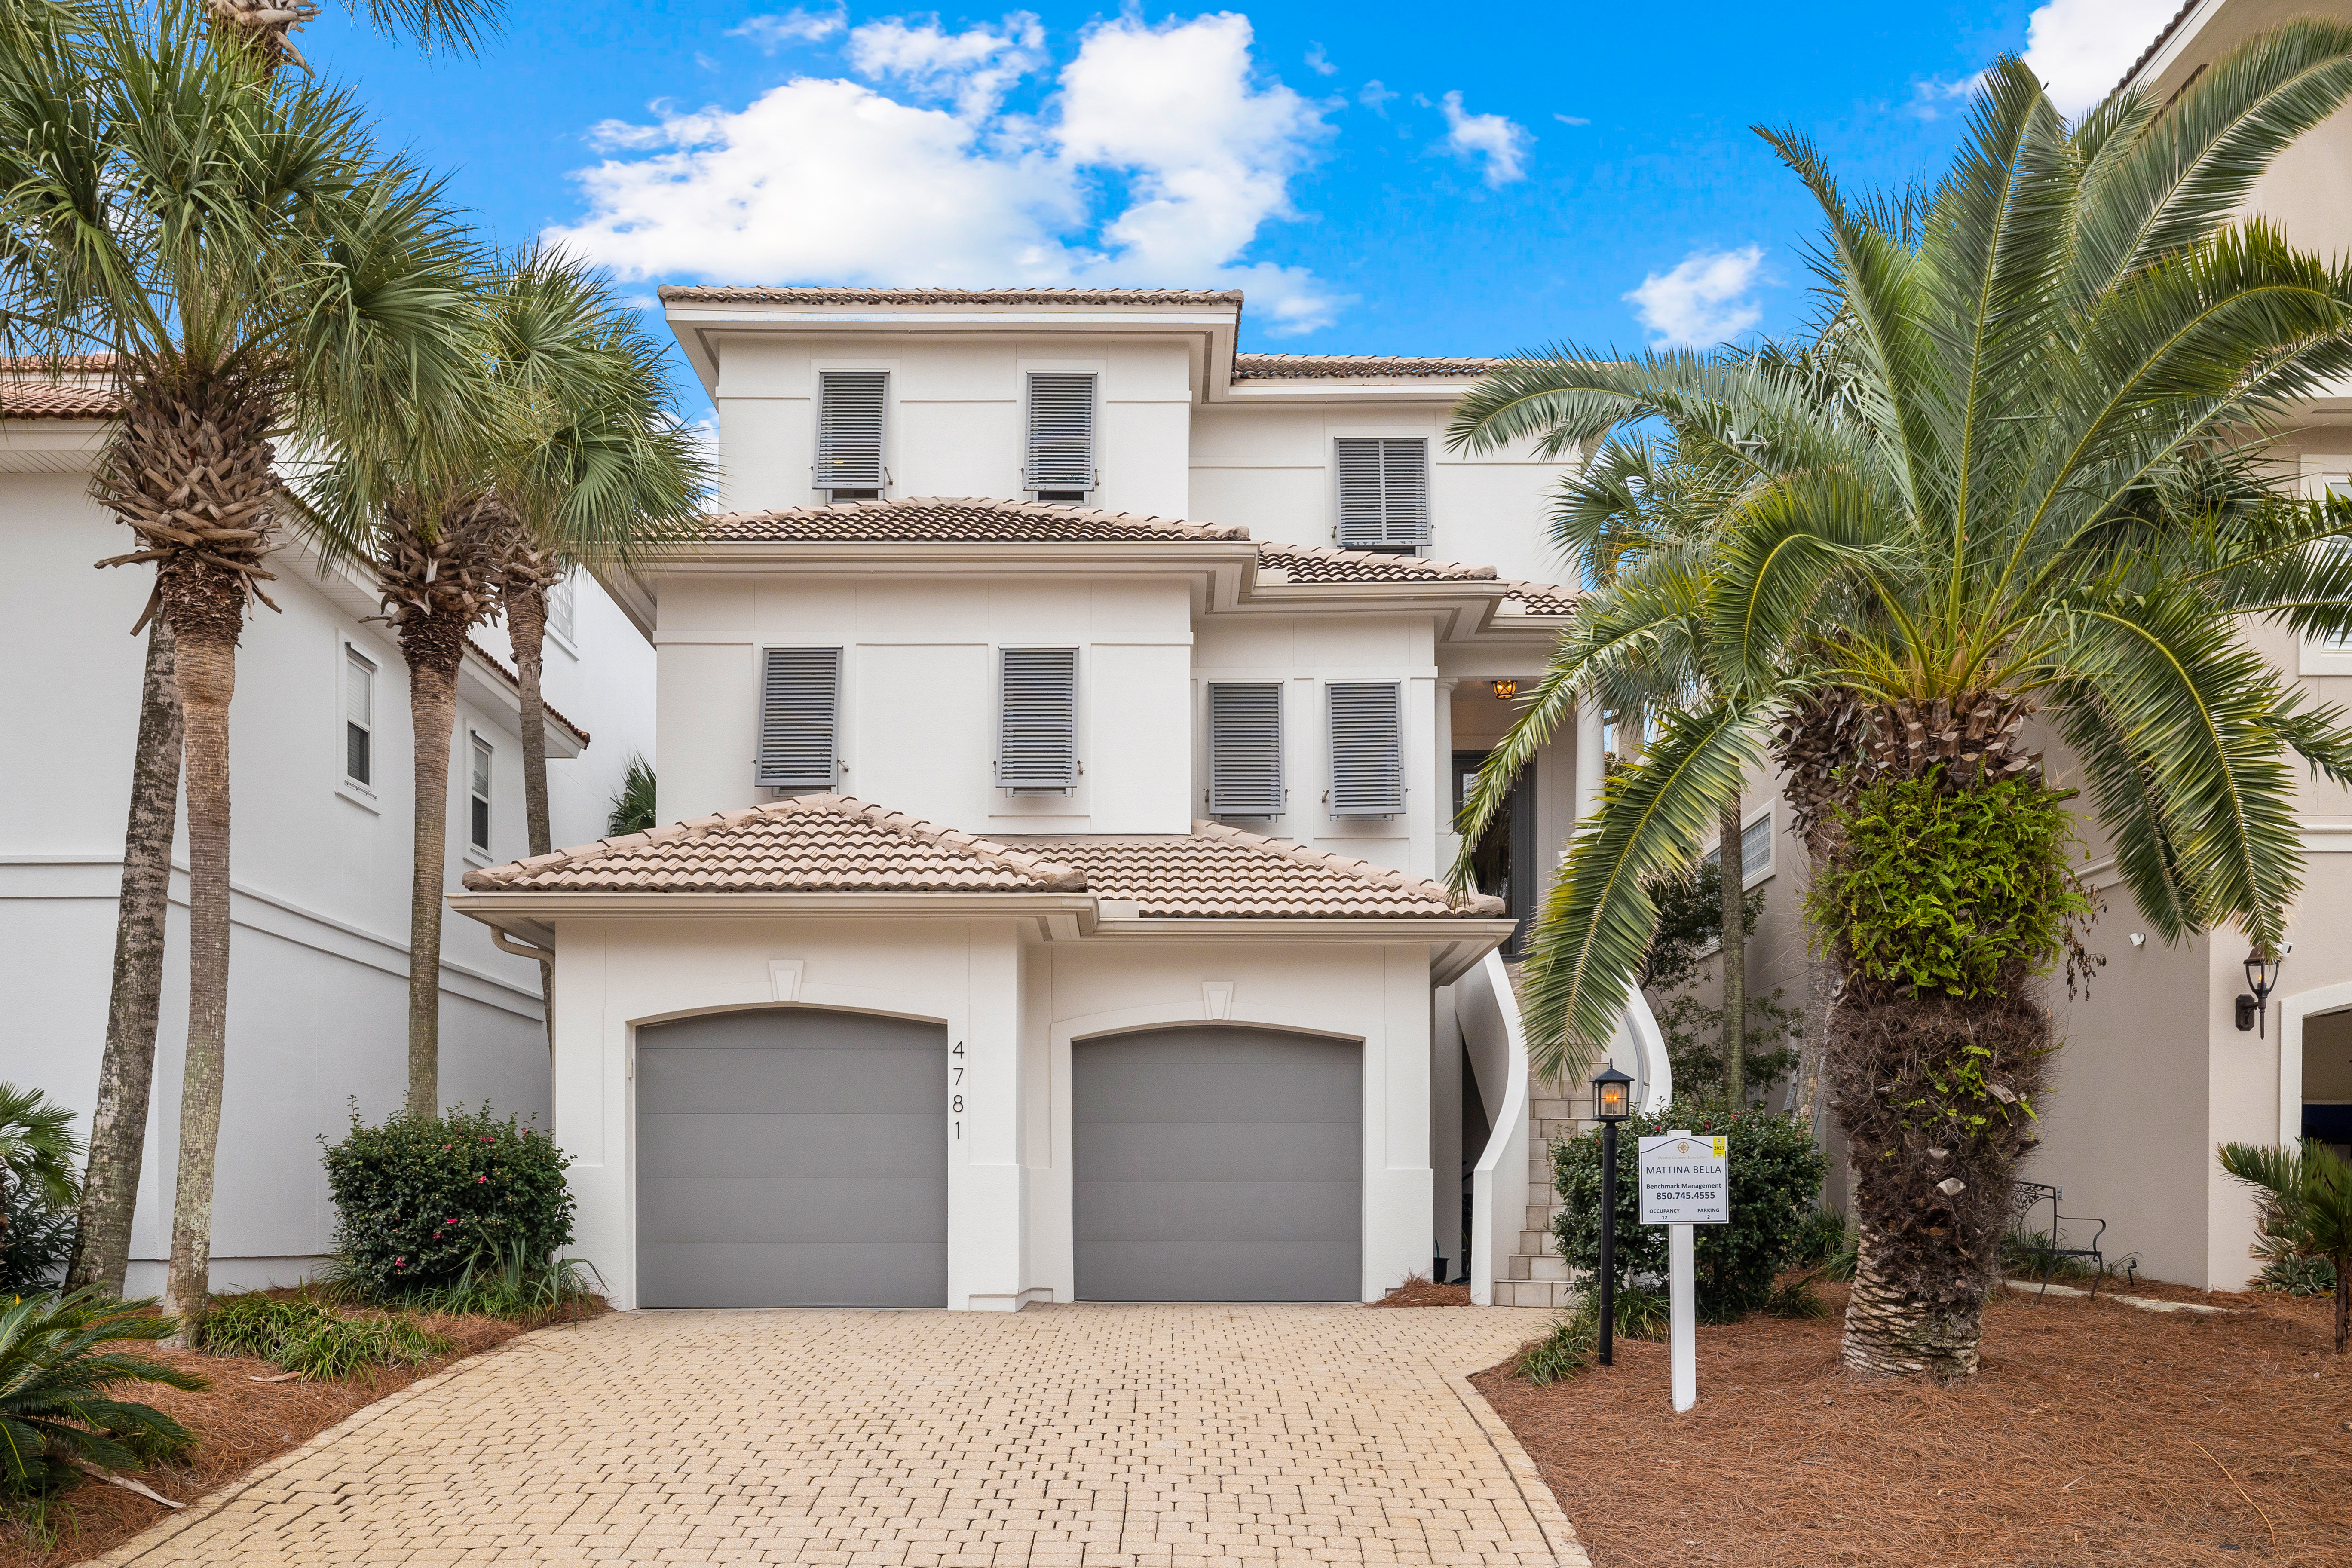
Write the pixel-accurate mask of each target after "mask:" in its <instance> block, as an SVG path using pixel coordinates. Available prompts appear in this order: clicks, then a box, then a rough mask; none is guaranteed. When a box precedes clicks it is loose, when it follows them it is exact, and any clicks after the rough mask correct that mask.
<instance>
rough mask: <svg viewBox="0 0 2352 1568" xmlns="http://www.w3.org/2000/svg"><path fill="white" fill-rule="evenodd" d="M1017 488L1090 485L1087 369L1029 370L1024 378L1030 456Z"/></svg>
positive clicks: (1091, 421)
mask: <svg viewBox="0 0 2352 1568" xmlns="http://www.w3.org/2000/svg"><path fill="white" fill-rule="evenodd" d="M1021 482H1022V486H1023V488H1024V489H1032V490H1091V489H1094V488H1095V378H1094V374H1093V373H1092V372H1091V371H1086V372H1064V371H1034V372H1032V373H1031V374H1030V376H1029V456H1028V460H1027V462H1026V464H1025V465H1024V468H1023V478H1022V481H1021Z"/></svg>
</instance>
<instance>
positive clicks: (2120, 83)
mask: <svg viewBox="0 0 2352 1568" xmlns="http://www.w3.org/2000/svg"><path fill="white" fill-rule="evenodd" d="M2203 3H2204V0H2181V4H2180V9H2179V10H2178V11H2175V12H2174V13H2173V14H2172V20H2171V21H2169V22H2167V23H2166V24H2165V25H2164V26H2163V28H2162V30H2161V31H2159V32H2158V34H2157V35H2156V37H2154V38H2152V39H2150V40H2149V41H2148V46H2147V47H2146V48H2144V49H2142V50H2141V51H2140V52H2139V58H2137V59H2136V60H2134V61H2132V63H2131V68H2130V69H2129V70H2127V71H2126V72H2124V74H2123V75H2122V76H2121V77H2120V78H2118V79H2116V85H2115V86H2113V87H2111V88H2109V89H2107V90H2108V91H2109V92H2111V93H2116V92H2121V91H2122V90H2123V89H2126V88H2127V87H2129V86H2130V85H2131V84H2132V79H2134V78H2135V77H2137V76H2138V75H2139V73H2140V71H2141V70H2142V69H2143V68H2145V67H2146V66H2147V62H2148V61H2150V60H2152V59H2154V58H2156V51H2157V50H2158V49H2160V48H2162V47H2164V46H2165V44H2166V43H2167V42H2168V40H2169V39H2170V38H2171V37H2172V35H2173V34H2175V33H2177V32H2179V30H2180V24H2181V23H2183V22H2186V21H2187V20H2189V13H2190V12H2191V11H2194V10H2195V9H2197V7H2198V6H2199V5H2201V4H2203Z"/></svg>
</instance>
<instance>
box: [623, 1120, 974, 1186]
mask: <svg viewBox="0 0 2352 1568" xmlns="http://www.w3.org/2000/svg"><path fill="white" fill-rule="evenodd" d="M637 1127H638V1141H639V1143H640V1145H641V1147H642V1151H643V1152H640V1153H639V1155H638V1157H637V1174H638V1176H639V1177H640V1178H647V1179H650V1178H656V1177H668V1176H680V1175H699V1176H724V1177H740V1176H811V1177H824V1176H871V1177H889V1176H903V1175H907V1174H908V1173H910V1172H919V1173H923V1174H925V1175H928V1176H929V1177H930V1178H931V1179H932V1180H934V1181H935V1182H944V1181H945V1180H946V1179H947V1170H948V1151H947V1142H946V1140H945V1139H943V1138H940V1137H938V1136H936V1134H937V1133H938V1131H939V1128H940V1119H939V1118H938V1117H937V1116H929V1115H921V1114H902V1115H882V1114H877V1113H874V1112H869V1111H845V1112H841V1113H838V1114H835V1113H831V1112H826V1111H821V1110H814V1111H806V1112H781V1113H779V1112H769V1113H765V1114H745V1113H740V1112H739V1113H731V1114H727V1115H714V1114H711V1113H709V1112H705V1111H668V1112H654V1113H651V1114H647V1113H644V1112H640V1113H639V1114H638V1117H637Z"/></svg>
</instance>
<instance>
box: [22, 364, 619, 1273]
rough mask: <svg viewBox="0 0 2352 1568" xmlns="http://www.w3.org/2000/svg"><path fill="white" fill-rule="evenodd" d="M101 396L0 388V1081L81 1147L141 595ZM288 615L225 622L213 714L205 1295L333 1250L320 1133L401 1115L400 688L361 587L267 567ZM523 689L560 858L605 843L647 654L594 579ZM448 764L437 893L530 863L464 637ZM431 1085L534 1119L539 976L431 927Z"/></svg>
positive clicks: (479, 655)
mask: <svg viewBox="0 0 2352 1568" xmlns="http://www.w3.org/2000/svg"><path fill="white" fill-rule="evenodd" d="M112 407H113V395H112V394H111V392H110V390H109V389H108V387H107V386H106V384H105V380H104V376H103V374H100V372H98V371H95V370H92V371H89V372H88V373H86V374H76V375H74V376H71V377H68V378H67V379H66V380H64V381H62V382H59V381H54V380H51V379H48V378H47V377H45V376H38V375H35V376H30V377H26V376H24V375H23V374H22V373H21V372H20V373H19V374H18V375H17V376H16V378H13V379H0V560H5V562H6V563H7V570H6V571H5V573H0V665H5V668H7V669H8V670H9V671H10V678H9V679H8V680H7V681H5V683H0V1000H5V1025H0V1080H6V1081H9V1082H14V1083H16V1084H19V1085H26V1086H30V1087H33V1088H37V1089H41V1090H42V1091H44V1092H45V1093H47V1094H48V1095H49V1096H50V1097H52V1098H53V1099H54V1100H58V1102H60V1103H62V1104H64V1105H67V1106H69V1107H71V1108H72V1109H73V1110H75V1112H76V1113H77V1128H78V1130H79V1131H87V1130H88V1128H89V1113H90V1110H91V1107H92V1102H93V1101H94V1100H95V1098H96V1094H97V1086H98V1068H99V1059H100V1053H101V1050H102V1048H103V1047H104V1044H105V1039H106V1014H107V1000H108V989H109V984H110V974H111V965H112V960H113V944H114V906H115V899H116V895H117V893H118V891H119V889H120V887H121V864H122V839H123V831H124V825H125V820H126V816H127V805H128V801H129V799H130V784H131V751H132V745H133V742H134V739H135V737H136V734H137V730H138V720H139V700H140V683H141V676H142V661H143V659H144V657H145V647H146V639H145V638H144V637H130V636H127V635H126V634H127V633H128V632H129V631H130V629H131V626H132V624H133V623H134V622H135V621H137V619H138V618H139V615H140V611H141V608H142V605H144V603H145V601H146V598H147V594H148V590H149V588H150V586H151V585H152V577H151V576H150V575H148V574H147V573H146V572H145V571H144V570H143V569H130V570H123V569H117V570H111V571H103V572H100V571H93V570H91V563H93V562H95V561H98V560H100V559H101V558H103V557H106V556H109V555H116V554H120V553H121V552H123V551H124V550H125V549H127V548H128V546H127V545H126V544H125V543H124V542H123V541H124V539H125V538H127V535H126V534H125V533H124V531H123V530H122V528H121V525H120V524H118V523H116V522H115V521H113V520H112V518H111V517H110V515H109V514H107V513H106V512H104V511H103V510H100V508H98V507H97V506H96V505H94V504H93V503H92V502H91V501H90V500H89V498H88V496H87V494H86V493H85V491H86V487H87V485H88V483H89V466H90V463H91V461H92V459H93V458H95V457H96V455H97V454H98V452H99V450H100V447H101V446H102V444H103V443H104V441H105V439H106V435H107V430H108V420H109V417H110V413H111V410H112ZM270 565H271V569H272V570H274V571H275V572H276V573H277V574H278V582H276V583H275V584H271V595H272V597H274V598H275V599H277V601H278V605H279V606H280V612H281V613H273V612H271V611H268V610H266V609H264V610H258V611H257V613H256V614H255V615H254V616H253V617H252V618H251V620H250V621H249V622H248V623H247V629H246V634H245V638H244V642H243V645H242V647H241V649H240V652H239V656H238V659H237V688H236V700H235V702H234V704H233V705H232V708H231V713H230V723H231V757H230V763H231V768H232V776H233V785H234V789H235V792H236V795H235V801H236V812H235V817H234V821H233V826H232V842H231V867H232V878H233V881H232V891H231V905H230V915H231V920H232V921H233V922H234V925H233V934H232V938H231V954H230V976H229V1032H228V1052H227V1058H226V1090H225V1099H224V1104H223V1109H222V1121H221V1138H220V1160H219V1178H218V1189H217V1196H216V1208H215V1231H214V1241H213V1279H214V1282H215V1287H216V1288H218V1289H239V1288H244V1287H248V1286H254V1285H261V1284H278V1283H291V1282H293V1281H295V1280H297V1279H300V1278H301V1277H302V1276H303V1275H304V1273H305V1272H306V1271H307V1270H308V1269H309V1268H310V1266H311V1265H312V1264H313V1263H314V1262H315V1261H316V1260H317V1259H318V1258H319V1257H320V1255H322V1254H324V1253H326V1252H327V1251H328V1250H329V1249H330V1247H331V1238H332V1234H333V1229H334V1211H333V1208H332V1206H331V1205H330V1204H329V1202H328V1199H327V1191H326V1182H325V1178H324V1175H323V1173H322V1171H321V1168H320V1146H319V1137H320V1134H322V1133H323V1134H326V1135H327V1136H328V1137H330V1138H335V1137H340V1136H341V1132H342V1130H343V1129H344V1128H345V1126H346V1125H347V1124H348V1115H349V1110H350V1108H351V1107H352V1104H353V1103H354V1102H355V1103H356V1105H357V1108H358V1109H359V1110H360V1111H361V1113H362V1114H363V1115H364V1116H366V1117H367V1118H368V1119H370V1120H371V1121H373V1120H376V1119H380V1118H381V1117H383V1116H384V1115H385V1114H387V1113H389V1112H390V1111H392V1110H396V1109H398V1107H399V1104H400V1101H401V1099H402V1095H403V1092H404V1084H405V1073H406V1049H407V1045H406V1041H407V1032H406V1016H407V974H408V942H407V933H408V883H409V858H410V846H411V842H412V834H411V822H412V815H413V795H412V775H413V765H412V761H411V759H412V754H413V752H412V747H411V739H410V737H411V731H410V725H409V717H408V701H407V680H406V667H405V665H404V663H403V662H402V659H401V656H400V649H399V647H398V646H397V644H396V643H395V642H394V639H393V637H391V635H390V628H389V627H388V626H385V625H384V624H383V623H382V622H381V621H378V620H375V619H373V617H374V616H376V615H377V613H378V606H377V604H376V601H375V596H374V595H373V593H372V592H371V591H370V589H369V587H368V584H367V583H366V582H365V581H364V579H363V578H362V576H360V575H357V574H353V573H352V572H351V571H349V570H347V569H344V568H341V567H338V566H330V565H327V564H324V563H321V562H320V561H319V560H318V559H317V558H316V557H315V556H312V555H310V554H308V553H307V552H304V551H302V550H300V549H299V548H296V547H289V548H286V549H282V550H280V551H279V552H277V553H276V554H275V555H273V556H272V557H271V558H270ZM551 618H552V620H553V622H554V629H553V631H552V633H551V636H550V637H549V638H548V648H547V652H546V669H545V673H544V677H543V684H544V687H545V691H546V695H547V698H548V701H549V703H550V705H551V709H552V710H554V711H552V712H551V714H550V715H549V718H548V721H547V744H548V754H549V756H550V758H551V761H550V763H549V765H548V783H549V794H550V802H551V813H552V818H553V829H554V835H555V837H556V839H557V841H558V842H572V841H575V840H577V839H579V838H583V837H591V836H593V835H594V834H596V833H599V832H602V831H604V821H605V817H606V814H607V809H608V803H609V802H610V800H611V798H612V796H613V795H614V791H615V790H616V789H617V788H618V787H619V784H620V781H621V777H622V775H623V774H624V773H625V771H626V769H627V766H628V762H629V758H630V757H631V755H632V754H633V753H639V752H641V753H642V754H644V755H645V756H646V758H648V759H651V758H653V756H654V736H653V688H654V653H653V648H652V647H651V645H650V644H649V643H648V642H647V641H646V637H645V635H644V634H643V633H642V632H641V631H640V630H639V629H638V628H637V627H636V626H635V625H634V624H632V622H631V620H630V619H629V617H628V616H626V615H625V614H624V613H623V612H622V611H621V609H620V608H619V607H617V606H616V605H614V602H613V600H612V599H611V597H610V596H609V595H606V594H605V593H604V590H603V588H602V587H600V586H599V585H598V584H595V583H594V582H593V581H592V580H589V579H587V578H585V577H582V578H579V579H577V580H576V581H574V582H573V583H572V584H571V586H570V589H569V591H568V592H560V593H559V594H558V595H556V603H555V605H553V613H552V616H551ZM475 636H476V641H475V646H474V647H472V648H471V649H469V650H468V652H467V656H466V658H465V663H464V665H463V667H462V669H461V672H460V676H459V685H458V718H457V724H458V734H457V738H456V743H455V744H454V745H453V746H452V748H451V776H450V784H449V797H448V798H449V812H450V823H449V835H448V843H449V868H448V880H449V886H450V887H451V889H456V888H457V885H458V879H459V877H460V876H461V875H462V874H463V873H464V872H465V871H466V870H467V869H468V868H473V867H481V866H488V865H492V864H496V863H498V862H499V861H503V860H508V859H510V858H513V857H515V856H517V855H519V854H521V853H524V852H526V851H527V849H528V847H529V844H528V836H527V832H526V828H525V826H524V818H523V799H522V748H521V743H520V729H519V727H518V726H519V723H520V720H519V717H518V713H519V708H520V703H519V700H518V698H517V695H516V689H515V684H514V677H513V673H512V668H511V665H510V663H509V659H508V657H507V647H506V643H505V637H504V633H503V631H502V629H501V628H499V627H497V626H491V627H487V628H483V629H481V630H479V631H478V632H477V633H476V634H475ZM177 859H178V862H179V865H180V868H181V870H180V879H179V885H178V886H177V888H175V890H174V905H173V911H172V924H171V952H170V954H169V956H168V959H167V962H166V963H165V971H164V973H165V978H164V992H163V1008H162V1016H161V1027H160V1030H159V1039H158V1042H157V1049H156V1064H155V1080H154V1082H155V1088H154V1095H153V1100H152V1109H151V1115H150V1121H149V1130H148V1137H147V1146H146V1154H145V1158H144V1162H143V1165H142V1186H141V1190H140V1199H139V1207H138V1217H137V1220H136V1222H135V1225H134V1228H133V1232H132V1238H131V1258H132V1263H131V1277H130V1280H129V1285H130V1289H131V1291H132V1292H133V1293H134V1294H137V1293H152V1291H154V1290H156V1289H160V1288H161V1286H162V1283H163V1268H164V1260H165V1257H166V1253H167V1250H168V1244H169V1232H170V1216H171V1184H172V1176H173V1168H174V1164H175V1161H176V1151H177V1149H178V1139H179V1124H178V1110H179V1097H180V1072H181V1054H180V1047H181V1040H182V1037H183V1034H184V1026H185V1024H186V1020H187V1003H186V980H187V958H186V949H185V946H184V942H185V927H184V917H185V908H186V906H185V881H184V878H185V849H184V838H183V847H182V849H181V850H180V852H179V854H178V856H177ZM441 974H442V1018H441V1028H442V1035H441V1041H442V1064H443V1065H442V1079H441V1081H442V1089H443V1091H444V1095H445V1098H446V1099H447V1100H450V1101H452V1102H459V1101H462V1102H466V1103H478V1102H479V1101H481V1100H489V1101H490V1102H491V1104H492V1105H493V1106H494V1107H496V1108H497V1109H498V1110H501V1111H514V1112H517V1113H520V1114H523V1115H526V1116H536V1117H538V1118H539V1120H540V1123H541V1125H542V1126H544V1125H545V1124H546V1121H547V1116H548V1111H549V1109H550V1107H549V1100H548V1045H547V1035H546V1029H545V1025H544V1022H543V1020H542V1018H541V1006H540V994H539V972H538V966H537V965H536V964H535V963H530V962H529V961H528V960H525V959H521V958H518V957H515V956H514V955H512V954H511V953H508V952H501V951H499V948H498V947H497V946H496V945H495V944H494V942H493V941H492V939H491V935H490V933H489V932H488V931H486V930H484V929H483V928H481V927H479V926H477V925H474V924H472V923H471V922H469V921H450V922H448V923H447V925H446V930H445V932H444V941H443V960H442V968H441Z"/></svg>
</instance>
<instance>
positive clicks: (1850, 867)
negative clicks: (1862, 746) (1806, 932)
mask: <svg viewBox="0 0 2352 1568" xmlns="http://www.w3.org/2000/svg"><path fill="white" fill-rule="evenodd" d="M2067 799H2068V797H2067V796H2066V795H2063V794H2061V793H2058V792H2056V791H2053V790H2049V789H2045V788H2043V787H2042V785H2041V784H2039V783H2029V782H2025V781H2022V780H2017V779H2010V780H2006V781H2003V782H2001V783H1999V784H1983V785H1980V786H1979V787H1977V788H1974V789H1967V790H1955V789H1952V788H1950V787H1948V785H1947V784H1945V783H1944V781H1943V779H1942V777H1941V776H1940V771H1939V772H1938V773H1931V774H1929V775H1928V776H1927V777H1926V778H1917V779H1881V780H1879V781H1878V782H1877V783H1875V784H1872V785H1870V787H1868V788H1867V789H1865V790H1864V791H1863V792H1862V795H1860V797H1859V798H1857V799H1856V800H1855V802H1854V804H1853V808H1852V809H1851V810H1850V811H1849V812H1847V813H1846V814H1845V815H1844V816H1842V817H1841V818H1840V821H1841V823H1842V825H1843V829H1844V833H1845V843H1844V848H1843V853H1841V854H1839V855H1837V856H1834V857H1832V858H1831V859H1830V860H1829V861H1828V862H1826V863H1824V864H1823V865H1822V867H1821V868H1818V869H1816V870H1815V871H1814V873H1813V881H1812V886H1811V889H1808V891H1807V893H1806V895H1805V901H1806V908H1807V910H1808V911H1809V912H1810V914H1811V917H1812V928H1813V930H1814V931H1817V932H1820V933H1822V936H1823V937H1824V938H1825V939H1827V940H1831V941H1834V942H1842V943H1843V944H1844V946H1845V948H1846V950H1847V952H1848V953H1849V954H1850V957H1849V961H1848V962H1849V966H1850V968H1851V971H1852V973H1853V974H1854V975H1856V976H1857V977H1859V978H1860V979H1862V980H1864V981H1866V982H1868V983H1869V984H1872V985H1873V986H1876V987H1882V988H1885V989H1887V990H1891V991H1893V992H1895V993H1897V994H1914V995H1916V994H1922V993H1928V992H1944V993H1948V994H1951V995H1954V996H1960V997H1969V996H1982V995H1987V994H1995V993H1999V992H2001V991H2003V990H2004V989H2005V985H2004V984H2003V983H2002V982H2001V981H2000V973H2001V972H2002V969H2003V966H2004V965H2008V966H2011V967H2012V968H2015V969H2017V970H2019V971H2020V972H2021V973H2033V974H2039V973H2047V972H2048V971H2049V970H2050V969H2051V968H2053V966H2054V965H2055V963H2056V962H2057V960H2058V957H2059V955H2060V954H2061V953H2062V952H2064V951H2065V936H2066V931H2065V928H2066V921H2067V920H2068V919H2069V917H2075V918H2080V917H2084V916H2087V915H2089V914H2090V913H2091V910H2092V906H2091V901H2090V900H2089V899H2088V898H2087V897H2086V896H2085V895H2084V893H2083V892H2082V891H2081V890H2080V889H2078V888H2077V887H2076V886H2075V884H2074V881H2073V880H2072V879H2071V877H2070V875H2069V873H2068V871H2067V850H2068V847H2070V846H2071V845H2072V844H2073V842H2074V829H2073V824H2072V819H2071V818H2070V817H2069V816H2067V814H2066V801H2067Z"/></svg>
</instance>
